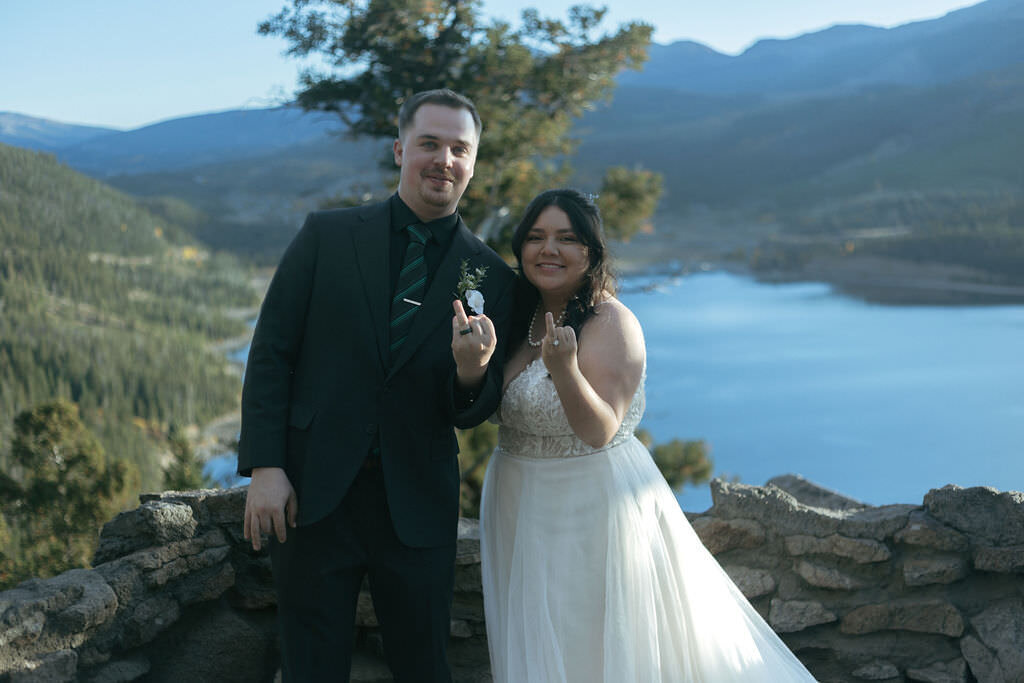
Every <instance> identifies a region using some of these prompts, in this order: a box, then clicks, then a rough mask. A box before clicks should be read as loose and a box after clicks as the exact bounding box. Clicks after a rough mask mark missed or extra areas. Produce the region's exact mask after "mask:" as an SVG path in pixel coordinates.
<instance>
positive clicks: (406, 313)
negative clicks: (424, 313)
mask: <svg viewBox="0 0 1024 683" xmlns="http://www.w3.org/2000/svg"><path fill="white" fill-rule="evenodd" d="M405 230H406V232H408V233H409V246H407V247H406V248H405V258H404V259H403V260H402V270H401V272H399V273H398V283H397V284H396V285H395V296H394V297H393V298H392V299H391V335H390V338H391V348H390V352H391V358H392V359H394V358H395V356H397V355H398V350H399V349H401V348H402V344H404V343H405V340H406V337H408V336H409V330H411V329H412V321H413V319H414V318H415V317H416V311H418V310H419V309H420V305H421V304H422V303H423V294H424V292H426V291H427V261H426V259H425V258H424V257H423V250H424V248H425V247H426V244H427V239H428V238H429V237H430V231H429V230H427V228H426V226H424V225H423V224H422V223H413V224H412V225H408V226H406V228H405Z"/></svg>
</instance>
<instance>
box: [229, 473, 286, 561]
mask: <svg viewBox="0 0 1024 683" xmlns="http://www.w3.org/2000/svg"><path fill="white" fill-rule="evenodd" d="M298 514H299V500H298V498H296V496H295V489H294V488H292V483H291V482H290V481H288V475H287V474H285V472H284V470H283V469H281V468H280V467H254V468H253V470H252V481H251V482H249V492H248V494H246V497H245V526H244V529H243V532H244V535H245V537H246V538H247V539H250V540H251V541H252V549H253V550H259V549H260V547H261V545H262V542H263V539H262V535H263V534H268V535H269V534H271V533H273V534H276V535H277V540H278V541H280V542H281V543H284V542H285V541H286V540H287V539H288V530H287V527H286V526H285V518H286V517H287V519H288V524H287V526H290V527H292V528H294V527H295V519H296V517H297V516H298Z"/></svg>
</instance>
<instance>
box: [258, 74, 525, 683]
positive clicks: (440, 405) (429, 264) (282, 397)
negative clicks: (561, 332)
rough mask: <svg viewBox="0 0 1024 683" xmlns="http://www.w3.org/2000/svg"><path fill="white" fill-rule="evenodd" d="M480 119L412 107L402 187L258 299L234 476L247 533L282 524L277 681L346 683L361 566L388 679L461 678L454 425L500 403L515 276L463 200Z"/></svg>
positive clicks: (308, 241)
mask: <svg viewBox="0 0 1024 683" xmlns="http://www.w3.org/2000/svg"><path fill="white" fill-rule="evenodd" d="M480 130H481V124H480V116H479V114H478V113H477V111H476V108H475V107H474V105H473V103H472V102H471V101H470V100H469V99H467V98H466V97H464V96H462V95H459V94H457V93H455V92H452V91H450V90H431V91H427V92H420V93H417V94H415V95H413V96H412V97H410V98H409V99H408V100H406V102H405V103H404V104H403V105H402V108H401V111H400V112H399V124H398V131H399V133H398V139H397V140H395V142H394V145H393V146H394V156H395V163H396V164H397V165H398V166H399V167H400V179H399V184H398V191H397V192H396V193H395V194H394V195H392V196H391V197H390V198H389V199H388V200H386V201H384V202H381V203H378V204H370V205H367V206H362V207H357V208H351V209H338V210H330V211H318V212H314V213H312V214H310V215H309V217H308V218H307V219H306V222H305V225H303V227H302V229H301V230H300V231H299V233H298V234H297V235H296V237H295V239H294V240H293V241H292V243H291V245H290V246H289V247H288V249H287V251H286V252H285V254H284V256H283V257H282V259H281V263H280V265H279V266H278V268H277V272H276V273H275V275H274V278H273V280H272V282H271V284H270V288H269V289H268V291H267V295H266V298H265V300H264V302H263V306H262V308H261V310H260V317H259V321H258V322H257V324H256V331H255V333H254V335H253V341H252V348H251V350H250V352H249V360H248V363H247V367H246V373H245V382H244V385H243V388H242V430H241V437H240V441H239V446H238V471H239V474H242V475H244V476H251V477H252V481H251V483H250V485H249V491H248V496H247V500H246V508H245V536H246V538H250V539H251V540H252V545H253V548H255V549H257V550H259V548H260V547H261V535H262V534H269V535H270V536H271V540H270V551H271V559H272V562H273V570H274V583H275V587H276V589H277V594H278V615H279V622H280V628H281V650H282V672H283V674H284V680H285V681H303V682H305V681H337V680H348V672H349V668H350V664H351V648H352V641H353V625H354V621H355V610H356V601H357V597H358V594H359V589H360V585H361V584H362V581H363V578H364V576H366V577H368V579H369V585H370V591H371V594H372V596H373V604H374V609H375V611H376V614H377V619H378V621H379V622H380V627H381V631H382V634H383V637H384V650H385V656H386V658H387V660H388V664H389V666H390V667H391V670H392V673H393V674H394V676H395V680H396V681H416V682H417V683H418V682H421V681H440V682H448V681H450V680H451V674H450V673H449V670H448V661H447V654H446V647H447V641H448V633H449V628H450V616H449V613H450V607H451V601H452V590H453V581H454V560H455V540H456V529H457V526H458V524H457V522H458V514H459V463H458V459H457V458H456V454H457V453H458V444H457V442H456V439H455V434H454V432H453V430H452V427H453V426H454V427H458V428H469V427H472V426H475V425H477V424H479V423H480V422H482V421H483V420H484V419H486V418H487V417H488V416H489V415H490V414H491V413H492V412H493V411H494V410H495V408H496V407H497V404H498V399H499V396H500V391H501V380H502V375H501V363H500V360H501V358H502V355H503V352H504V351H503V348H502V344H500V343H498V342H497V340H499V339H504V337H505V334H504V332H505V327H506V323H507V320H508V317H509V312H510V310H511V303H512V302H511V298H512V294H511V292H512V271H511V270H510V269H509V268H508V266H506V265H505V263H504V262H503V261H502V260H501V258H500V257H498V255H497V254H495V253H494V252H493V251H491V250H490V249H488V248H487V247H486V246H484V245H483V244H482V243H481V242H480V241H479V240H478V239H476V238H475V237H474V236H473V235H472V234H471V233H470V232H469V230H468V229H467V228H466V225H465V224H464V223H463V221H462V219H461V218H460V217H459V215H458V213H457V212H456V209H457V206H458V202H459V199H460V198H461V197H462V194H463V192H464V191H465V189H466V186H467V185H468V183H469V180H470V178H472V176H473V166H474V163H475V161H476V153H477V146H478V143H479V140H480ZM479 268H486V272H485V274H484V276H483V278H482V282H480V283H477V284H476V286H475V289H477V290H479V291H480V292H481V293H482V294H483V299H484V302H485V307H486V312H487V315H486V316H483V315H472V316H467V315H466V313H465V312H464V311H463V308H462V305H461V303H460V302H458V301H456V299H457V297H458V296H459V295H460V294H461V293H462V292H461V291H460V290H461V289H463V288H464V287H460V284H461V285H465V284H466V282H461V281H460V278H461V280H465V279H466V278H465V277H463V276H462V274H463V273H467V272H468V273H469V274H470V275H472V274H476V273H478V272H479V271H478V269H479ZM453 301H455V303H454V309H455V316H454V317H452V308H453ZM476 313H482V312H481V311H477V312H476ZM492 356H493V359H494V360H495V362H493V363H489V362H488V361H489V360H490V359H491V358H492Z"/></svg>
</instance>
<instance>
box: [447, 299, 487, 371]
mask: <svg viewBox="0 0 1024 683" xmlns="http://www.w3.org/2000/svg"><path fill="white" fill-rule="evenodd" d="M452 308H453V309H454V310H455V315H454V316H453V317H452V355H453V356H454V357H455V366H456V369H457V374H458V380H459V384H460V385H462V386H463V387H465V388H472V387H475V386H476V385H477V384H479V383H480V380H481V379H482V378H483V376H484V375H485V374H486V373H487V364H488V363H490V362H491V356H492V355H494V349H495V347H496V346H497V344H498V336H497V334H495V332H494V323H492V322H491V319H490V318H488V317H487V316H486V315H472V316H467V315H466V311H465V309H464V308H463V307H462V302H461V301H459V300H458V299H456V300H455V301H454V302H453V303H452Z"/></svg>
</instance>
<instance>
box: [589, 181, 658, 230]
mask: <svg viewBox="0 0 1024 683" xmlns="http://www.w3.org/2000/svg"><path fill="white" fill-rule="evenodd" d="M661 190H662V177H661V174H660V173H654V172H652V171H644V170H643V169H636V170H632V171H631V170H629V169H627V168H623V167H621V166H613V167H612V168H609V169H608V170H607V171H606V172H605V176H604V181H603V182H602V183H601V194H600V195H599V196H598V198H597V205H598V208H600V209H601V218H602V220H603V221H604V226H605V230H606V231H607V233H608V234H609V235H613V236H615V237H619V238H621V239H628V238H629V236H630V235H633V234H634V233H636V232H638V231H640V230H642V229H645V228H647V227H648V226H649V223H648V220H649V219H650V217H651V216H652V215H653V214H654V209H655V208H656V207H657V205H658V198H659V197H660V196H661Z"/></svg>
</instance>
